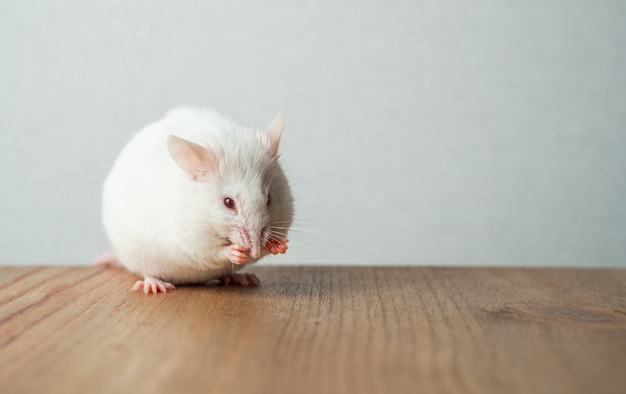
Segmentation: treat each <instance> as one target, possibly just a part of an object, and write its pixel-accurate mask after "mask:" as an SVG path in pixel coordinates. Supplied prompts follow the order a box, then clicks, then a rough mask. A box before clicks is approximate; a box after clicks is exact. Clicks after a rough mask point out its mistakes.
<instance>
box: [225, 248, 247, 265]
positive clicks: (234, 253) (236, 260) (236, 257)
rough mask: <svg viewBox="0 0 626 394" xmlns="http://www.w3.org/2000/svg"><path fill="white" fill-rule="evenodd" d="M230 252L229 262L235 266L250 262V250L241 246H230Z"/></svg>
mask: <svg viewBox="0 0 626 394" xmlns="http://www.w3.org/2000/svg"><path fill="white" fill-rule="evenodd" d="M229 248H230V252H229V254H228V260H230V262H231V263H233V264H245V263H246V261H248V255H247V254H246V252H248V249H246V248H244V247H243V246H239V245H230V246H229Z"/></svg>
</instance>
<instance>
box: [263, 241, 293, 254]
mask: <svg viewBox="0 0 626 394" xmlns="http://www.w3.org/2000/svg"><path fill="white" fill-rule="evenodd" d="M287 242H289V240H288V239H287V238H285V239H274V238H271V239H270V240H269V241H267V244H265V248H266V249H267V250H268V251H269V252H270V253H271V254H279V253H280V254H284V253H285V252H286V251H287V249H289V247H288V246H287Z"/></svg>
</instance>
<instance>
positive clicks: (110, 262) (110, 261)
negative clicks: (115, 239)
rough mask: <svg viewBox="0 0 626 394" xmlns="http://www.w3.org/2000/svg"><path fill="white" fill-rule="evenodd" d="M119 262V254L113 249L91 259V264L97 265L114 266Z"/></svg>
mask: <svg viewBox="0 0 626 394" xmlns="http://www.w3.org/2000/svg"><path fill="white" fill-rule="evenodd" d="M118 263H119V260H118V258H117V255H116V254H115V252H113V251H110V252H106V253H103V254H101V255H100V256H98V257H96V258H95V259H93V260H92V261H91V265H97V266H100V267H113V266H114V265H117V264H118Z"/></svg>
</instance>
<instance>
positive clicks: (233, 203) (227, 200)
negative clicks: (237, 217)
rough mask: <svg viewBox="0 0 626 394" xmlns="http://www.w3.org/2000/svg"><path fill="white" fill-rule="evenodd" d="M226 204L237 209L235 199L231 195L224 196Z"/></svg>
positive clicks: (229, 207) (227, 206)
mask: <svg viewBox="0 0 626 394" xmlns="http://www.w3.org/2000/svg"><path fill="white" fill-rule="evenodd" d="M224 206H225V207H226V208H228V209H235V200H233V199H232V198H230V197H226V198H224Z"/></svg>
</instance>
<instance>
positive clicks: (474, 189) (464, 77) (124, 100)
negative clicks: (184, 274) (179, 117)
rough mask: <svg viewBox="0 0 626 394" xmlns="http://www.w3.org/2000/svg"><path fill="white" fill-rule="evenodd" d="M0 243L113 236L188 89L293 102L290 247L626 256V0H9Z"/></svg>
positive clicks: (14, 250)
mask: <svg viewBox="0 0 626 394" xmlns="http://www.w3.org/2000/svg"><path fill="white" fill-rule="evenodd" d="M0 7H1V8H0V40H1V46H0V51H1V52H0V78H1V79H0V131H1V136H0V160H1V161H2V162H1V166H0V171H1V176H0V185H2V197H1V204H0V215H1V219H2V220H1V222H0V226H1V227H0V232H1V235H2V236H1V237H0V250H1V251H2V253H1V254H0V262H1V263H3V264H36V263H51V264H54V263H59V264H82V263H85V262H87V261H88V260H90V259H91V258H93V257H94V256H96V255H98V254H99V253H100V252H102V251H106V250H107V249H108V246H107V241H106V239H105V237H104V234H103V232H102V229H101V224H100V217H99V211H100V191H101V185H102V182H103V180H104V178H105V176H106V174H107V171H108V170H109V168H110V167H111V165H112V162H113V160H114V158H115V157H116V155H117V153H118V152H119V150H120V149H121V148H122V146H123V145H124V143H125V142H126V141H127V140H128V139H129V138H130V136H131V135H132V133H133V132H134V131H136V130H137V129H139V128H140V127H142V126H144V125H145V124H147V123H150V122H152V121H155V120H157V119H159V118H160V117H162V116H163V114H164V113H165V112H166V111H167V110H168V109H170V108H172V107H175V106H177V105H180V104H194V105H203V106H214V107H216V108H218V109H219V110H221V111H222V112H224V113H226V114H228V115H230V116H232V117H234V118H236V119H238V120H240V121H242V122H244V123H248V124H250V125H254V126H258V127H262V126H265V125H266V124H267V123H268V122H269V121H270V120H271V119H272V118H273V117H274V115H276V114H277V113H278V112H281V113H282V114H283V115H284V117H285V119H286V130H285V135H284V139H283V142H282V152H283V159H284V165H285V167H286V169H287V172H288V174H289V176H290V178H291V180H292V182H293V189H294V193H295V196H296V198H297V204H298V211H297V222H296V225H295V226H294V230H295V231H294V233H293V236H292V237H291V239H292V242H291V248H290V251H289V253H288V254H287V255H285V256H284V257H283V258H274V259H273V260H272V261H273V262H274V263H358V264H372V263H376V264H409V263H416V264H456V265H464V264H481V265H493V264H498V265H575V266H578V265H588V266H626V209H625V203H626V182H625V180H626V177H625V174H626V172H625V171H626V127H625V126H626V93H625V92H626V43H625V41H626V23H625V21H626V2H624V1H622V0H615V1H593V0H588V1H578V0H575V1H573V0H567V1H566V0H551V1H543V0H542V1H533V0H530V1H523V2H513V1H501V0H493V1H478V2H467V1H462V0H454V1H447V2H439V1H416V0H412V1H387V0H381V1H336V0H333V1H329V0H324V1H315V2H299V1H287V0H284V1H266V2H259V1H219V2H216V1H200V0H198V1H171V2H165V1H99V2H95V1H82V0H81V1H78V0H60V1H54V2H51V1H10V2H9V1H2V3H1V5H0Z"/></svg>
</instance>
